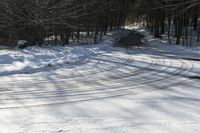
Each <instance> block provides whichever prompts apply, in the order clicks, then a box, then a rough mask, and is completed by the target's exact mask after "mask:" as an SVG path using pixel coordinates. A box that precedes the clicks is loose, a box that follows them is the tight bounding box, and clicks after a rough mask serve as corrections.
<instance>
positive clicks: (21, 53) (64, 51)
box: [0, 30, 127, 76]
mask: <svg viewBox="0 0 200 133" xmlns="http://www.w3.org/2000/svg"><path fill="white" fill-rule="evenodd" d="M126 34H127V31H125V30H124V31H121V30H120V31H116V32H112V33H109V35H108V36H104V38H103V41H102V42H101V43H99V44H95V45H84V46H79V45H76V46H73V45H72V46H65V47H63V46H42V47H39V46H32V47H27V48H25V49H14V50H1V51H0V76H6V75H13V74H20V73H33V72H38V71H43V70H48V69H50V68H54V67H55V66H56V67H57V66H58V65H59V66H60V65H62V66H63V65H66V66H75V65H80V64H83V63H86V62H88V61H90V58H91V57H94V56H98V54H102V53H105V52H109V51H111V48H112V45H113V43H114V40H115V39H116V38H118V37H120V36H124V35H126ZM24 43H26V41H23V40H20V41H18V45H23V44H24Z"/></svg>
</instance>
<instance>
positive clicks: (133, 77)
mask: <svg viewBox="0 0 200 133" xmlns="http://www.w3.org/2000/svg"><path fill="white" fill-rule="evenodd" d="M137 30H138V31H140V32H143V33H144V34H145V35H146V37H145V42H146V45H145V46H143V47H133V48H117V47H112V44H113V42H114V40H115V39H116V38H115V37H116V36H117V35H116V34H118V32H119V31H118V32H116V34H115V35H116V36H115V37H111V36H109V37H108V36H107V37H106V38H105V39H104V41H103V42H102V44H97V45H88V46H87V45H85V46H74V47H52V46H51V47H50V46H46V47H42V48H41V47H28V48H26V49H24V50H5V51H2V52H1V57H2V59H4V61H3V60H1V62H3V64H1V67H2V69H3V68H4V69H6V67H4V65H7V66H13V68H12V67H11V68H10V72H13V69H14V70H15V69H16V68H15V67H14V66H18V69H19V70H18V71H23V72H24V70H25V69H24V66H25V67H28V66H30V69H31V70H33V66H36V67H38V68H40V69H41V66H42V67H44V66H45V67H46V65H47V64H49V63H50V62H51V63H52V64H53V65H52V66H54V69H50V70H47V71H39V72H35V73H30V74H25V73H17V74H10V75H4V76H3V75H2V76H0V86H1V87H0V90H1V91H0V114H1V115H0V132H2V133H41V132H42V133H56V132H58V133H60V132H61V133H68V132H69V133H146V132H153V133H179V132H181V133H199V132H200V113H199V112H200V98H199V97H200V82H199V79H196V78H194V79H192V78H191V77H193V76H199V74H200V62H199V61H194V60H188V59H184V58H199V57H200V56H199V54H200V53H199V52H198V51H197V50H196V48H185V47H181V46H174V45H169V44H164V43H159V44H158V41H159V42H161V41H162V40H158V39H153V38H151V35H150V34H148V33H147V32H146V31H144V30H142V29H137ZM155 46H156V47H155ZM66 61H69V62H68V63H66ZM77 61H78V62H81V63H77V64H76V63H75V62H77ZM20 62H21V63H20ZM25 62H26V63H25ZM6 63H7V64H6ZM18 63H19V64H18ZM74 63H75V64H74ZM13 64H15V65H13ZM59 64H62V65H59ZM73 64H74V65H73ZM40 65H41V66H40ZM69 65H72V67H68V66H69ZM57 66H60V67H58V68H57ZM7 69H8V68H7ZM45 69H47V68H45ZM7 71H8V70H7ZM2 72H3V71H2Z"/></svg>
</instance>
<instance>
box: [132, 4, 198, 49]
mask: <svg viewBox="0 0 200 133" xmlns="http://www.w3.org/2000/svg"><path fill="white" fill-rule="evenodd" d="M133 9H134V11H135V12H134V13H133V14H132V15H134V18H135V19H136V20H137V22H138V23H143V24H144V25H145V26H146V27H147V29H148V30H149V31H151V32H152V33H153V34H154V37H155V38H162V35H163V34H166V35H167V38H168V41H169V43H171V42H172V39H175V40H176V44H182V45H183V46H190V45H192V41H193V40H195V41H197V42H199V41H200V39H199V36H200V35H199V34H200V20H199V19H200V1H198V0H163V1H159V0H150V1H145V0H136V1H134V4H133Z"/></svg>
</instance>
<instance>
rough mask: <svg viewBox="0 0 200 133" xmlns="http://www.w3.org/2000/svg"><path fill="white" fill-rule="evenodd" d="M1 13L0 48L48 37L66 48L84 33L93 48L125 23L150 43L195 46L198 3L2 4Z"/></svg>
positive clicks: (86, 0)
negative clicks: (141, 29) (134, 26)
mask: <svg viewBox="0 0 200 133" xmlns="http://www.w3.org/2000/svg"><path fill="white" fill-rule="evenodd" d="M0 10H1V11H0V44H1V45H8V46H9V45H15V44H16V41H17V40H27V41H28V42H29V44H30V45H35V44H39V45H41V44H43V42H44V41H47V40H48V39H49V38H50V37H52V36H53V39H54V43H55V44H62V45H67V44H69V40H70V39H73V41H74V40H76V41H79V40H80V34H81V33H83V32H84V33H86V36H88V37H92V38H93V41H94V42H95V43H96V42H98V40H101V38H102V36H103V35H105V34H106V33H107V31H108V30H109V31H111V30H115V29H119V28H123V27H124V26H125V25H126V24H140V25H142V26H143V27H146V28H147V29H148V30H149V31H151V32H152V34H154V37H155V38H162V35H163V34H166V35H167V36H168V41H169V43H171V38H176V43H177V44H182V45H191V40H192V39H193V38H194V37H195V40H196V41H198V42H199V41H200V20H199V19H200V1H199V0H162V1H160V0H148V1H147V0H123V1H122V0H1V2H0Z"/></svg>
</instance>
